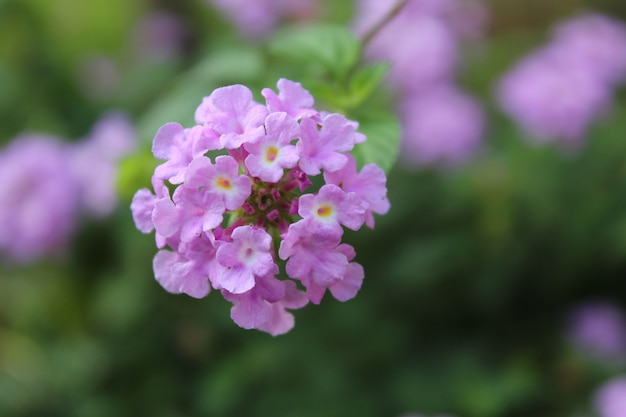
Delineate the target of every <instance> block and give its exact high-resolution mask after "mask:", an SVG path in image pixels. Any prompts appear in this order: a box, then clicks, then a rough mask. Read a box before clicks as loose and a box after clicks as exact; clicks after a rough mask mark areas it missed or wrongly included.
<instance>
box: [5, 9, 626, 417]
mask: <svg viewBox="0 0 626 417" xmlns="http://www.w3.org/2000/svg"><path fill="white" fill-rule="evenodd" d="M229 3H230V5H231V9H228V5H229ZM236 3H238V4H236ZM252 3H254V2H244V1H240V2H234V1H231V2H228V1H225V0H222V1H219V2H218V1H215V2H210V1H201V0H188V1H167V0H160V1H156V0H155V1H148V0H144V1H126V0H106V1H104V0H91V1H88V2H75V1H70V0H57V1H54V2H51V1H43V0H0V127H1V128H0V144H2V146H3V149H2V150H0V153H2V152H4V153H5V154H6V153H7V151H5V150H4V149H7V148H8V147H9V144H10V143H12V142H13V141H14V140H15V138H17V137H19V136H20V135H23V134H25V132H38V133H41V134H46V135H51V136H54V137H55V138H58V140H59V141H61V142H63V143H66V144H67V145H68V146H70V145H78V144H80V143H82V141H84V140H85V139H84V138H89V137H91V136H93V131H94V130H93V129H94V125H96V123H97V122H98V121H99V120H101V118H102V116H103V115H104V114H107V112H109V111H118V112H122V113H123V114H124V115H125V117H127V119H128V121H129V123H130V125H131V126H132V128H133V129H134V132H135V134H134V138H135V141H136V142H135V145H134V148H132V149H133V150H132V151H131V150H130V147H129V148H128V149H127V150H126V151H125V152H120V155H118V156H116V157H115V158H112V159H111V164H113V166H114V167H115V170H116V171H117V176H115V175H113V176H111V178H112V180H111V183H110V186H111V187H113V186H114V185H115V186H116V190H117V191H116V196H117V197H116V199H117V205H116V206H115V207H116V208H115V209H114V210H110V211H108V212H107V213H106V215H99V216H95V217H94V216H90V215H87V214H85V213H82V214H81V213H76V214H75V216H74V220H75V222H76V224H75V227H74V230H73V232H72V233H71V235H70V236H69V237H67V239H66V240H65V242H64V247H63V248H55V249H60V250H55V251H54V252H55V253H54V254H50V256H47V255H46V256H41V257H37V258H36V259H30V260H29V261H28V262H24V261H19V260H16V259H13V258H12V257H11V255H10V253H5V254H3V256H2V258H1V260H0V262H2V263H1V264H0V415H2V416H11V417H12V416H43V417H45V416H64V417H65V416H68V417H72V416H76V417H78V416H80V417H82V416H87V417H91V416H93V417H99V416H142V415H150V416H156V417H182V416H185V417H191V416H250V417H252V416H274V417H290V416H294V417H295V416H298V417H301V416H302V417H308V416H311V417H313V416H324V417H333V416H360V417H365V416H372V417H374V416H389V417H396V416H398V417H399V416H408V415H418V414H419V415H424V416H442V415H444V414H445V415H450V416H452V415H454V416H457V417H500V416H502V417H518V416H519V417H522V416H524V417H528V416H532V417H559V416H564V417H567V416H571V417H576V416H578V417H584V416H586V417H624V416H626V406H624V404H623V401H624V398H626V389H625V388H623V385H622V388H621V389H622V391H619V387H618V388H617V389H616V394H614V395H613V396H614V397H615V398H617V400H615V399H614V400H613V402H614V403H615V404H617V403H618V402H619V401H620V398H621V401H622V405H621V407H622V408H621V409H620V408H619V407H620V406H619V404H618V405H613V407H614V408H613V409H612V410H609V409H608V406H606V407H605V406H603V405H602V404H603V401H604V400H601V399H599V398H600V397H602V395H600V394H599V392H601V391H600V390H601V389H602V388H603V387H605V386H606V384H608V383H611V381H613V382H615V381H617V382H620V381H623V380H622V379H620V378H624V376H625V375H626V319H625V318H624V317H625V316H624V315H625V314H626V122H625V120H626V118H625V115H626V95H625V90H624V86H623V82H622V81H623V80H624V79H625V78H626V68H624V70H625V72H624V74H622V78H621V80H622V81H619V80H618V82H615V83H614V84H612V86H611V87H612V88H611V92H610V94H609V95H610V100H608V102H607V103H605V104H606V108H603V111H602V112H599V113H598V114H596V113H594V117H593V118H592V119H593V120H590V122H589V123H588V124H586V125H585V129H584V132H583V133H582V134H581V135H579V137H577V138H576V139H575V140H574V141H573V142H575V145H574V146H570V145H571V141H570V142H568V141H567V139H565V140H563V139H559V140H556V139H555V140H552V139H550V140H543V141H537V140H536V139H533V137H532V134H530V133H528V132H527V131H526V130H525V129H524V126H522V125H520V123H518V120H516V119H515V117H513V116H512V115H511V114H509V113H507V112H506V111H504V110H503V108H502V105H501V102H500V101H499V99H498V93H497V91H498V85H499V84H498V83H499V82H500V80H501V79H502V77H503V76H504V75H505V74H506V73H507V72H509V71H510V70H511V69H512V68H514V67H515V65H516V63H518V62H520V60H521V59H523V57H525V56H528V54H532V53H533V51H536V50H538V49H539V48H542V47H543V46H544V45H546V44H548V43H550V42H551V41H550V36H551V35H550V33H551V31H552V30H553V28H554V27H555V25H557V24H559V22H562V21H564V20H567V19H571V18H573V17H575V16H578V15H580V14H581V13H588V12H590V11H593V12H595V13H600V14H602V15H603V16H605V17H608V18H610V19H613V21H614V22H616V24H618V25H619V24H624V25H626V4H624V3H623V2H619V1H615V0H604V1H603V0H597V1H583V0H578V1H574V0H570V1H566V0H559V1H552V0H548V1H546V0H533V1H530V0H507V1H501V0H492V1H490V2H482V3H479V5H480V10H482V11H484V12H486V13H484V14H482V12H481V13H479V17H480V19H479V21H477V22H478V23H476V26H475V27H474V29H476V31H475V32H472V36H467V37H466V38H463V39H460V40H459V43H458V44H455V45H456V46H457V49H456V51H457V52H458V55H455V57H456V58H455V60H454V65H455V69H454V75H453V77H452V78H453V79H454V84H455V86H457V87H459V88H461V89H462V90H463V91H464V94H467V95H468V96H471V97H472V100H474V101H473V103H476V104H477V105H478V106H479V107H478V108H480V111H481V113H480V114H481V115H482V116H480V117H482V119H481V120H482V121H481V122H479V123H478V125H479V127H475V126H474V127H471V126H470V127H461V128H458V129H457V130H454V129H453V132H459V133H458V135H461V136H462V135H463V134H464V133H467V132H468V131H471V132H476V135H474V136H475V137H474V136H472V138H469V139H468V140H469V141H470V143H471V144H472V146H471V151H470V150H468V151H467V152H464V153H463V155H462V158H461V157H458V154H454V155H453V156H450V157H449V158H448V159H446V157H445V151H441V152H443V153H442V155H444V156H443V157H442V158H436V157H433V158H431V159H428V158H427V159H420V155H422V154H421V153H420V152H427V151H424V150H423V149H424V148H420V147H419V146H418V147H417V148H418V149H422V151H418V152H417V154H416V155H417V156H416V157H415V158H408V159H407V158H405V159H403V157H402V156H403V155H404V156H406V155H410V152H408V151H406V148H402V149H404V150H405V151H403V152H401V155H400V158H399V159H398V163H397V164H395V165H394V166H393V168H391V170H390V171H389V173H388V175H389V176H388V184H387V185H388V196H389V199H390V201H391V204H392V208H391V211H390V212H389V213H388V214H387V215H385V216H379V217H377V220H376V221H377V223H376V228H375V229H374V230H361V231H360V232H358V233H350V234H348V235H347V241H348V242H349V243H350V244H352V245H353V246H354V247H355V248H356V252H357V258H356V261H358V262H359V263H361V264H362V265H363V266H364V268H365V281H364V284H363V287H362V289H361V291H360V293H359V294H358V295H357V297H356V298H354V299H353V300H350V301H348V302H346V303H341V302H338V301H336V300H334V299H332V298H331V297H329V296H327V297H326V298H325V299H324V300H323V302H322V303H321V305H319V306H314V305H309V306H307V307H305V308H304V309H301V310H297V311H295V312H294V314H295V316H296V326H295V328H294V329H293V330H292V331H291V332H289V333H288V334H286V335H282V336H278V337H272V336H269V335H267V334H265V333H261V332H257V331H247V330H243V329H240V328H239V327H237V326H236V325H235V324H234V323H233V322H232V321H231V319H230V317H229V309H230V304H229V303H228V302H226V301H224V300H223V299H222V298H220V297H219V296H218V295H217V294H211V295H209V297H207V298H206V299H202V300H195V299H192V298H190V297H187V296H184V295H178V296H174V295H171V294H168V293H167V292H165V291H164V290H163V289H162V288H161V287H160V286H159V285H158V283H157V282H156V281H155V280H154V276H153V272H152V257H153V256H154V254H155V253H156V247H155V245H154V238H153V236H149V235H144V234H141V233H140V232H139V231H137V229H136V228H135V226H134V224H133V220H132V217H131V215H130V211H129V209H128V207H129V205H130V200H131V198H132V196H133V194H134V192H135V191H136V190H137V189H138V188H141V187H147V186H149V184H150V175H151V169H152V168H153V167H154V166H155V165H156V163H157V161H155V160H153V159H152V156H151V154H150V143H151V140H152V137H153V135H154V133H155V132H156V130H157V129H158V128H159V126H160V125H162V124H163V123H165V122H168V121H177V122H180V123H182V124H183V125H186V126H189V125H190V124H191V123H192V122H193V111H194V109H195V107H196V106H197V105H198V104H199V102H200V99H201V98H202V96H205V95H208V94H210V92H211V91H212V90H213V89H214V88H217V87H219V86H222V85H227V84H232V83H243V84H246V85H248V86H250V87H251V89H252V90H253V91H255V92H258V91H260V88H262V87H273V86H274V85H275V82H276V80H277V79H278V78H279V77H282V76H286V77H291V78H294V79H296V78H298V79H300V78H302V80H303V83H304V85H305V86H307V83H306V81H311V80H314V79H315V76H316V75H317V73H314V72H310V71H307V69H306V68H301V67H299V66H298V65H295V64H290V63H284V62H280V61H273V60H272V59H273V58H272V57H271V54H270V53H269V52H268V48H267V44H268V42H271V38H272V34H273V33H274V32H275V31H278V30H280V28H281V25H284V24H286V22H293V21H294V20H297V21H302V20H308V21H316V22H327V23H336V24H341V25H345V26H346V27H349V28H351V29H352V28H355V26H358V25H356V24H355V22H356V21H357V16H359V13H361V12H362V10H361V7H363V4H365V3H366V2H359V1H354V2H350V1H346V2H335V1H331V0H328V1H321V0H320V1H308V2H304V1H303V2H300V6H301V7H295V6H294V7H293V8H290V7H292V6H290V5H289V4H290V3H293V4H298V2H289V1H282V2H279V1H275V2H270V4H272V3H273V5H274V9H272V8H271V7H268V10H274V11H273V12H272V13H274V14H271V13H270V14H267V13H266V12H267V10H265V12H263V13H265V14H262V12H261V11H253V12H250V10H252ZM260 3H263V2H259V4H260ZM279 3H280V5H279ZM457 3H463V1H462V0H459V1H458V2H457ZM233 4H234V8H233V7H232V5H233ZM277 5H279V7H277ZM303 5H304V6H303ZM233 10H235V12H233ZM246 11H248V12H250V13H252V17H249V16H248V17H246V13H244V12H246ZM255 13H257V14H255ZM267 16H270V17H267ZM272 16H273V17H272ZM462 16H463V17H462V19H461V21H466V20H467V19H469V15H462ZM237 19H240V20H237ZM245 19H251V20H245ZM263 19H266V20H263ZM242 22H243V23H242ZM251 22H252V23H251ZM263 22H265V23H263ZM261 23H263V25H261ZM256 24H258V26H256ZM355 30H356V29H355ZM592 32H593V31H592ZM592 34H593V33H590V35H592ZM396 36H398V42H400V40H401V38H402V33H401V32H400V33H398V34H397V35H396ZM437 41H438V38H432V39H430V40H427V41H425V42H426V44H427V45H435V44H437ZM415 42H416V43H419V40H418V39H415ZM422 43H423V42H422ZM372 45H373V44H372ZM622 47H623V50H622V49H620V48H619V47H617V48H616V49H615V51H614V52H615V54H614V55H615V56H616V57H619V56H623V55H624V54H626V45H624V44H622ZM427 50H428V48H427ZM620 54H621V55H620ZM417 55H418V56H420V55H419V54H417ZM366 56H367V54H366ZM424 61H428V60H427V59H426V58H425V60H424ZM429 62H430V61H429ZM425 65H426V63H425V62H421V61H419V60H418V61H415V62H414V66H415V68H416V69H419V68H421V67H423V66H425ZM410 67H411V65H409V68H410ZM618 78H619V77H618ZM396 81H397V80H396ZM311 82H312V81H311ZM527 82H528V87H527V88H528V89H532V88H533V87H532V85H533V84H532V80H531V81H527ZM570 87H571V90H572V91H579V87H580V86H579V85H578V84H572V85H571V86H570ZM402 91H403V90H402V88H398V84H395V86H394V79H390V80H389V83H387V81H385V83H383V84H382V85H381V87H380V88H379V89H378V90H377V91H376V92H375V93H374V94H373V95H372V98H371V100H372V103H373V104H368V105H369V106H371V107H372V108H374V109H376V108H377V107H376V106H378V107H381V108H382V107H386V108H390V107H391V108H394V109H395V108H396V106H398V107H397V110H398V114H399V116H402V115H403V113H402V112H403V111H405V112H406V111H407V110H406V108H407V107H402V106H399V105H398V103H400V102H401V101H402V100H404V98H402V97H400V96H401V93H402ZM559 94H560V92H559V91H558V90H554V91H552V92H550V93H546V95H545V96H544V97H545V100H543V101H541V102H545V103H547V105H548V108H549V104H550V103H552V99H554V101H555V102H558V101H559ZM420 97H421V96H420ZM581 100H583V101H584V98H581ZM402 102H404V101H402ZM319 105H320V106H323V103H320V104H319ZM407 106H408V105H407ZM432 106H434V104H430V103H429V102H427V103H426V104H425V105H424V107H423V108H425V109H430V108H432ZM446 106H447V105H443V108H448V107H446ZM450 106H452V105H450ZM409 107H410V106H409ZM408 111H409V113H410V110H408ZM546 111H549V110H546ZM404 114H406V113H404ZM456 115H457V116H458V117H452V118H448V119H445V118H444V119H445V123H444V124H445V125H446V126H449V125H454V123H455V121H458V119H460V118H462V116H461V112H459V113H456ZM408 120H411V118H409V119H408ZM400 121H401V122H404V123H405V124H402V123H401V125H402V126H403V132H404V135H403V145H402V146H407V145H406V143H408V142H407V141H409V140H410V133H411V130H410V128H409V127H408V122H407V119H403V118H402V117H400ZM575 122H576V121H575V120H572V123H575ZM472 126H473V125H472ZM434 131H435V132H437V129H436V128H435V130H434ZM428 132H432V131H428ZM444 132H447V131H446V130H445V129H444ZM427 136H429V135H427ZM444 136H445V133H444ZM448 136H450V135H448ZM557 136H558V135H557ZM429 137H430V136H429ZM81 138H83V139H81ZM451 140H453V139H451ZM436 142H437V141H436ZM440 142H441V141H438V142H437V143H440ZM420 146H421V145H420ZM462 147H463V146H462ZM463 149H465V148H464V147H463ZM433 152H435V154H437V152H439V151H433ZM0 155H1V154H0ZM97 155H98V153H96V156H94V158H97V157H98V156H97ZM442 159H443V160H442ZM0 161H2V162H3V164H5V165H6V164H7V162H6V159H5V160H3V159H1V157H0ZM110 168H111V167H109V168H107V169H109V171H110ZM109 171H107V172H109ZM109 173H110V172H109ZM6 175H8V174H6V173H5V177H4V178H2V179H0V181H2V183H0V184H2V185H0V187H4V188H6V187H9V186H10V184H7V183H8V182H9V181H10V178H11V176H10V175H8V177H7V176H6ZM9 189H10V188H9ZM0 195H1V196H2V199H3V201H0V206H10V205H9V201H10V200H12V195H11V194H10V193H4V194H2V193H0ZM16 198H17V197H16ZM59 198H63V196H62V195H60V196H59ZM53 199H54V197H53ZM0 213H2V215H5V216H6V210H4V212H3V211H2V210H0ZM4 221H6V220H4ZM5 224H6V223H5ZM0 235H1V233H0ZM0 243H1V240H0ZM7 245H8V244H7ZM622 384H623V383H622ZM602 398H604V397H602ZM603 407H604V408H603ZM620 410H621V411H620ZM611 413H612V414H611Z"/></svg>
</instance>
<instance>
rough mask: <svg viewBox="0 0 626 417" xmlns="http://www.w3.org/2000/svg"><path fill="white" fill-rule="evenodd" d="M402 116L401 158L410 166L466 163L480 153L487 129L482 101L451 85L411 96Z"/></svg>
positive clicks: (401, 112) (403, 107)
mask: <svg viewBox="0 0 626 417" xmlns="http://www.w3.org/2000/svg"><path fill="white" fill-rule="evenodd" d="M400 117H401V120H402V124H403V126H404V132H403V139H402V149H403V151H402V152H401V158H402V160H403V162H404V163H406V164H407V165H408V166H415V165H417V166H420V165H430V164H443V165H456V164H459V163H461V162H464V161H466V160H468V159H469V158H470V157H471V156H473V155H475V154H476V152H477V150H478V148H479V146H480V144H481V139H482V137H483V134H484V130H485V116H484V113H483V110H482V107H481V106H480V104H479V103H478V102H477V101H476V100H475V99H473V98H472V97H470V96H468V95H466V94H464V93H462V92H460V91H458V90H456V89H454V88H452V87H449V86H442V87H439V88H435V89H432V90H430V91H428V92H425V93H423V94H419V95H416V96H413V97H408V98H407V99H406V100H404V101H403V102H402V103H401V105H400Z"/></svg>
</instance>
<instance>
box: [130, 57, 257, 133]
mask: <svg viewBox="0 0 626 417" xmlns="http://www.w3.org/2000/svg"><path fill="white" fill-rule="evenodd" d="M263 69H264V62H263V58H262V56H261V54H260V53H259V51H258V50H256V49H254V48H247V47H242V46H236V47H232V48H224V49H223V50H219V51H215V52H212V53H211V54H208V55H207V58H206V59H204V60H202V61H200V62H198V63H197V64H196V65H195V66H194V67H192V68H191V69H190V70H188V71H187V72H186V73H184V74H183V75H181V76H180V78H178V79H177V80H176V82H175V83H174V85H172V86H171V88H170V89H169V90H166V92H165V93H164V94H162V95H161V97H160V98H159V100H158V101H157V102H155V103H154V105H153V106H152V107H150V108H149V109H148V110H147V111H146V112H145V113H144V115H143V117H141V119H140V120H139V122H138V132H139V137H140V139H141V140H142V141H143V142H144V143H145V142H148V141H151V140H152V138H153V137H154V135H155V133H156V131H157V130H158V129H159V127H160V126H162V125H163V124H165V123H167V122H177V123H180V124H181V125H183V126H185V127H189V126H191V125H193V124H194V114H195V111H196V108H197V107H198V105H200V103H201V102H202V98H203V97H205V96H208V95H210V94H211V92H212V91H213V90H214V89H215V88H218V87H222V86H224V85H228V84H236V83H244V82H249V81H250V80H254V79H255V78H256V77H258V76H259V74H262V73H263Z"/></svg>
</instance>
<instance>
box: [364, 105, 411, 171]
mask: <svg viewBox="0 0 626 417" xmlns="http://www.w3.org/2000/svg"><path fill="white" fill-rule="evenodd" d="M358 130H359V131H360V132H361V133H363V134H365V135H366V136H367V140H366V141H365V142H363V143H360V144H358V145H356V147H355V148H354V151H353V154H354V157H355V159H356V161H357V164H358V165H359V166H363V165H365V164H369V163H375V164H376V165H378V166H379V167H381V168H382V169H383V170H384V171H385V172H388V171H389V170H390V169H391V167H393V165H394V163H395V161H396V158H397V156H398V149H399V145H400V124H399V122H398V120H397V119H396V117H395V116H394V115H393V114H390V113H381V114H376V115H372V116H368V117H364V118H362V120H360V121H359V129H358Z"/></svg>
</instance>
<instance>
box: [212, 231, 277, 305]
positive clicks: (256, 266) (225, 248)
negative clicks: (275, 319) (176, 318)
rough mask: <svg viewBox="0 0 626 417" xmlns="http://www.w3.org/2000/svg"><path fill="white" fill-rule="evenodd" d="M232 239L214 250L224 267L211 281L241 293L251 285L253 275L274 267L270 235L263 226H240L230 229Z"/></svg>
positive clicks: (251, 286)
mask: <svg viewBox="0 0 626 417" xmlns="http://www.w3.org/2000/svg"><path fill="white" fill-rule="evenodd" d="M232 239H233V240H232V242H229V243H224V244H223V245H221V246H220V247H219V248H218V249H217V260H218V262H219V263H220V265H222V266H224V267H225V269H224V270H223V272H222V273H221V275H220V276H219V277H216V278H215V279H214V281H213V284H214V285H215V287H216V288H222V289H224V290H226V291H228V292H230V293H233V294H241V293H244V292H246V291H248V290H250V289H252V288H253V287H254V284H255V279H254V277H255V276H264V275H266V274H268V273H269V272H270V270H272V268H273V267H274V265H275V264H274V259H273V258H272V255H271V254H270V245H271V243H272V238H271V237H270V235H268V234H267V232H266V231H265V230H263V229H256V228H253V227H251V226H239V227H237V228H236V229H235V230H234V231H233V233H232Z"/></svg>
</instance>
